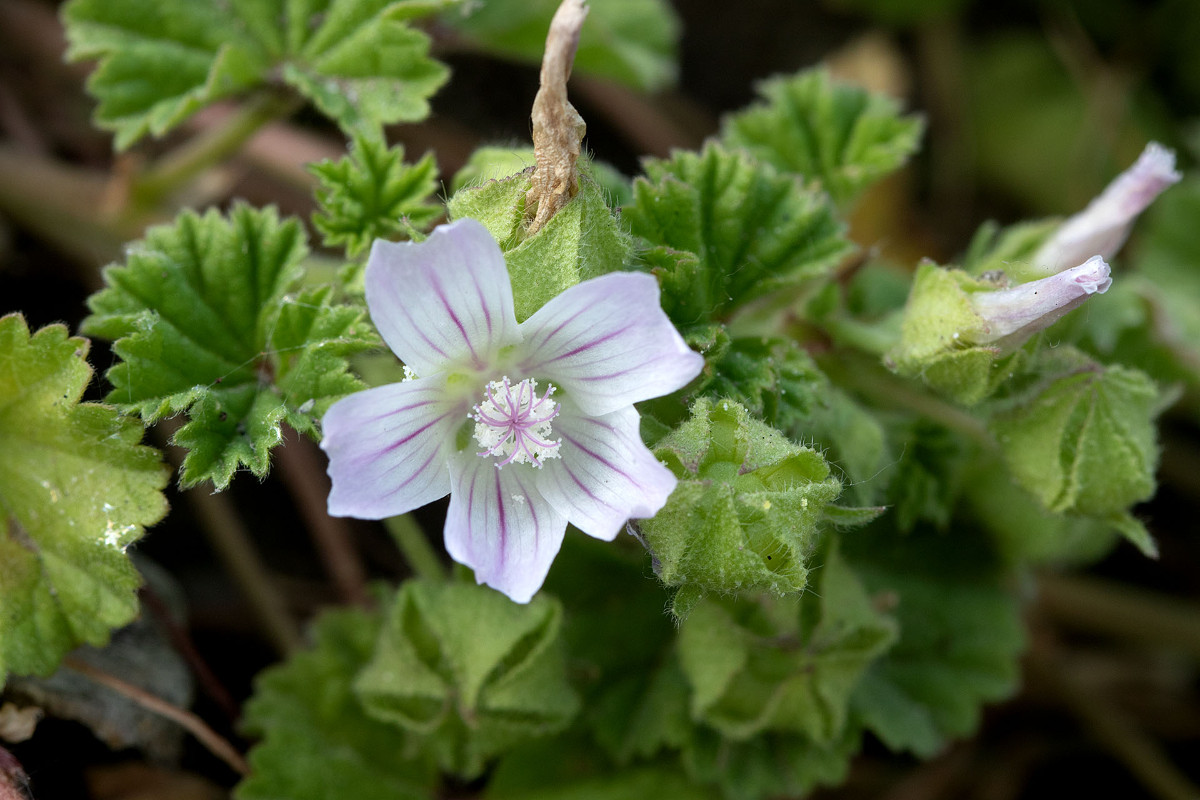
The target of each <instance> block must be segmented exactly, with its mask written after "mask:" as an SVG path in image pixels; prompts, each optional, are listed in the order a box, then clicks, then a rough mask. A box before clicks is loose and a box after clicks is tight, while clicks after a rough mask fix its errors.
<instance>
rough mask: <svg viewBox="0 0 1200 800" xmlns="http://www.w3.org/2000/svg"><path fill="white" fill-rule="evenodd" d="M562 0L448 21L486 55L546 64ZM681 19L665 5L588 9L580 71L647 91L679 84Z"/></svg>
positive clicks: (617, 2)
mask: <svg viewBox="0 0 1200 800" xmlns="http://www.w3.org/2000/svg"><path fill="white" fill-rule="evenodd" d="M558 5H559V1H558V0H520V1H519V2H489V3H473V4H465V5H464V6H463V8H462V10H461V11H459V10H458V9H455V10H453V11H450V12H448V13H446V14H444V15H443V16H442V20H443V21H444V22H446V23H447V24H449V25H450V26H451V27H453V28H455V29H457V30H458V31H459V32H460V33H461V34H462V35H463V36H465V37H466V38H467V39H469V40H471V41H473V42H474V43H475V44H476V46H478V47H480V48H481V49H483V50H486V51H489V52H492V53H496V54H498V55H502V56H507V57H509V58H515V59H519V60H522V61H528V62H530V63H533V64H537V63H540V62H541V60H542V51H543V50H544V49H545V46H546V31H547V30H549V29H550V19H551V17H553V16H554V12H555V10H556V9H557V8H558ZM679 29H680V25H679V19H678V17H677V15H676V13H675V11H674V10H673V9H672V8H671V5H670V3H668V2H665V0H605V2H603V3H593V4H592V5H590V6H589V7H588V15H587V19H586V20H585V21H584V24H583V31H582V33H581V34H580V37H579V49H578V51H577V52H576V54H575V67H574V71H575V72H576V73H578V74H580V75H596V76H598V77H603V78H610V79H612V80H615V81H619V82H620V83H624V84H628V85H630V86H633V87H635V88H638V89H643V90H645V91H653V90H655V89H662V88H664V87H666V86H669V85H670V84H672V83H674V82H675V78H676V74H677V72H678V67H677V66H676V63H675V62H676V59H677V55H676V44H677V42H678V39H679Z"/></svg>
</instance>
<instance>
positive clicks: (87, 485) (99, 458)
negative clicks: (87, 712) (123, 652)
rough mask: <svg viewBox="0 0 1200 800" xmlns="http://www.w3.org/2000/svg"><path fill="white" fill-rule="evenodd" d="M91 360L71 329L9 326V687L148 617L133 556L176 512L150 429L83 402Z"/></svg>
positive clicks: (4, 624) (4, 355)
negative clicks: (146, 436) (170, 508)
mask: <svg viewBox="0 0 1200 800" xmlns="http://www.w3.org/2000/svg"><path fill="white" fill-rule="evenodd" d="M87 351H88V341H87V340H86V339H80V338H72V337H69V336H68V335H67V329H66V328H65V327H64V326H61V325H52V326H49V327H46V328H42V329H41V330H40V331H38V332H37V333H36V334H34V335H33V336H30V333H29V329H28V328H27V327H26V325H25V320H24V319H23V318H22V317H21V316H20V315H17V314H9V315H8V316H5V317H0V514H2V516H0V685H2V682H3V679H4V677H5V675H6V674H7V673H8V672H13V673H18V674H30V673H35V674H39V675H45V674H48V673H50V672H52V671H53V670H54V668H55V667H56V666H57V665H58V662H59V660H60V659H61V658H62V657H63V656H64V655H65V654H66V653H67V652H68V651H69V650H71V649H73V648H74V647H76V646H77V645H79V644H83V643H87V644H92V645H102V644H104V643H105V642H106V641H107V640H108V635H109V631H110V630H111V629H112V628H115V627H119V626H121V625H125V624H126V623H128V622H129V621H130V620H132V619H133V618H134V617H135V616H136V615H137V613H138V602H137V597H136V595H135V590H136V589H137V587H138V585H139V584H140V583H141V581H140V579H139V576H138V572H137V570H136V569H135V568H134V567H133V564H132V563H131V562H130V560H129V557H128V556H127V555H126V550H127V548H128V547H129V546H130V545H131V544H133V543H134V542H136V541H137V540H138V539H139V538H140V537H141V535H142V529H143V527H144V526H146V525H152V524H153V523H155V522H157V521H158V520H159V519H161V518H162V516H163V515H164V514H165V513H166V511H167V503H166V500H165V499H164V498H163V495H162V492H161V489H162V488H163V486H164V485H165V484H166V482H167V480H168V478H169V475H170V472H169V470H167V469H166V467H165V466H164V465H163V464H162V461H161V455H160V454H159V452H158V451H157V450H154V449H152V448H149V447H143V446H142V445H140V444H139V441H140V440H141V438H142V433H143V429H142V426H141V425H139V424H137V423H136V422H135V421H133V420H130V419H127V418H124V417H120V416H118V414H117V412H116V410H115V409H113V408H111V407H108V406H102V405H97V404H95V403H80V402H79V398H80V396H81V395H82V394H83V390H84V387H85V386H86V385H87V383H88V381H89V380H90V379H91V375H92V370H91V367H89V366H88V364H87V360H86V357H87Z"/></svg>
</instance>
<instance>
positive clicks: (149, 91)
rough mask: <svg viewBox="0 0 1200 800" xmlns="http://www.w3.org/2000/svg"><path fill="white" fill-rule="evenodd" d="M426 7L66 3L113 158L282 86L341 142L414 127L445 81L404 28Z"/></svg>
mask: <svg viewBox="0 0 1200 800" xmlns="http://www.w3.org/2000/svg"><path fill="white" fill-rule="evenodd" d="M444 5H445V3H444V2H430V1H428V0H304V2H296V1H295V0H231V2H222V1H221V0H162V2H158V3H155V4H154V5H153V7H147V5H146V4H145V3H143V2H141V1H140V0H71V2H70V3H68V4H67V5H66V6H64V8H63V21H64V24H65V26H66V30H67V37H68V40H69V42H70V47H69V49H68V51H67V57H68V58H70V59H72V60H84V59H89V60H90V59H95V60H98V61H99V62H100V63H99V66H98V67H97V69H96V71H95V72H94V73H93V74H92V77H91V78H90V79H89V81H88V90H89V91H90V92H91V93H92V95H93V96H95V97H96V99H97V100H98V101H99V106H98V108H97V110H96V124H97V125H99V126H100V127H102V128H105V129H107V130H112V131H114V132H115V133H116V135H117V137H116V147H117V149H122V150H123V149H125V148H126V147H128V146H129V145H131V144H133V143H134V142H135V141H137V140H138V139H140V138H142V137H143V136H145V135H147V134H152V135H154V136H161V135H162V134H164V133H166V132H167V131H169V130H171V129H172V128H174V127H175V126H176V125H178V124H179V123H180V122H182V121H183V120H185V119H187V118H188V117H189V116H191V115H192V114H193V113H194V112H196V111H197V110H199V109H200V108H202V107H204V106H206V105H209V104H211V103H213V102H215V101H217V100H220V99H222V98H225V97H229V96H232V95H236V94H240V93H243V92H246V91H248V90H251V89H255V88H259V87H262V86H265V85H269V84H273V83H275V82H276V81H277V80H278V79H279V77H282V78H283V80H284V81H285V82H286V83H288V84H290V85H291V86H292V87H293V88H295V89H296V90H297V91H299V92H300V93H301V94H302V95H304V96H305V97H306V98H308V99H309V100H311V101H313V102H314V103H315V104H316V106H317V107H318V108H319V109H320V110H321V111H322V112H323V113H325V114H326V115H328V116H330V117H332V118H333V119H334V120H336V121H337V122H338V124H339V125H341V126H342V128H343V129H344V130H345V131H347V132H348V133H349V132H360V133H366V134H374V133H376V132H377V131H378V127H379V126H380V125H382V124H384V123H390V122H399V121H412V120H417V119H422V118H424V117H425V116H427V115H428V113H429V105H428V103H427V98H428V97H429V96H430V95H432V94H433V92H435V91H436V90H437V89H438V87H440V86H441V85H442V83H444V82H445V80H446V77H447V75H448V73H447V70H446V68H445V67H444V66H442V65H441V64H439V63H438V62H436V61H434V60H433V59H431V58H429V56H428V52H429V37H428V36H426V35H425V34H424V33H422V32H420V31H418V30H415V29H413V28H411V27H409V26H408V25H407V24H406V20H408V19H410V18H412V17H414V16H421V15H428V14H430V13H433V12H434V11H436V10H438V9H439V8H440V7H442V6H444Z"/></svg>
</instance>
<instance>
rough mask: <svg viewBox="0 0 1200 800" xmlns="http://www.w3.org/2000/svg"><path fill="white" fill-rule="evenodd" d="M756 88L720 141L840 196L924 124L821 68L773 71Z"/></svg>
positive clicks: (900, 155) (904, 156)
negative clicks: (755, 98) (755, 99)
mask: <svg viewBox="0 0 1200 800" xmlns="http://www.w3.org/2000/svg"><path fill="white" fill-rule="evenodd" d="M758 92H759V94H760V95H761V96H762V98H763V100H764V102H762V103H759V104H758V105H755V106H751V107H750V108H749V109H747V110H745V111H742V112H741V113H738V114H734V115H733V116H731V117H728V118H727V119H726V120H725V125H724V127H723V129H722V137H723V140H724V142H725V143H726V144H728V145H730V146H731V147H742V148H745V149H746V150H748V151H749V152H750V153H752V154H753V155H754V156H755V157H756V158H758V159H760V160H761V161H765V162H766V163H768V164H771V165H772V166H774V167H776V168H777V169H779V170H782V171H784V172H791V173H795V174H798V175H802V176H803V177H804V178H805V179H806V180H807V181H809V182H812V183H814V184H816V185H818V186H820V187H821V188H823V189H825V190H826V191H827V192H829V194H830V195H831V196H832V197H833V198H834V200H836V201H837V202H838V203H839V204H845V203H846V202H847V201H849V200H851V199H853V198H854V197H855V196H856V195H857V194H858V193H859V192H861V191H862V190H863V189H864V188H866V187H867V186H869V185H870V184H871V183H874V182H875V181H877V180H879V179H880V178H882V177H883V176H884V175H886V174H888V173H889V172H891V171H893V170H895V169H897V168H899V167H900V166H901V165H902V164H904V162H905V161H907V160H908V157H909V156H911V155H912V154H913V152H914V151H915V150H916V149H917V144H918V143H919V141H920V138H921V133H922V131H923V129H924V123H923V122H922V120H921V118H920V117H916V116H909V117H904V116H901V114H900V110H899V108H898V107H897V106H896V103H895V102H894V101H892V100H891V99H889V98H887V97H884V96H882V95H873V94H870V93H869V92H867V91H866V90H864V89H860V88H858V87H855V86H847V85H842V84H838V83H836V82H834V81H833V80H832V79H831V78H830V76H829V73H828V72H827V71H825V70H824V69H812V70H805V71H803V72H800V73H798V74H796V75H792V76H785V77H778V78H774V79H772V80H769V81H766V82H764V83H763V84H762V85H761V86H759V88H758Z"/></svg>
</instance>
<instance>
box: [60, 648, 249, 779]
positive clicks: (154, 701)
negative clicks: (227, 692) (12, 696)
mask: <svg viewBox="0 0 1200 800" xmlns="http://www.w3.org/2000/svg"><path fill="white" fill-rule="evenodd" d="M63 666H65V667H66V668H67V669H70V670H73V671H74V672H78V673H79V674H80V675H84V676H86V677H87V678H88V679H90V680H92V681H94V682H95V683H98V684H100V685H101V686H107V687H108V688H109V689H112V690H113V691H115V692H117V693H118V694H121V695H123V696H125V697H127V698H129V699H130V700H132V701H133V702H135V703H137V704H138V705H139V706H141V707H142V708H144V709H146V710H148V711H151V712H153V713H155V714H158V715H159V716H161V717H165V718H167V719H169V720H171V721H172V722H175V723H177V724H178V725H179V726H180V727H182V728H183V729H184V730H186V731H187V732H188V733H190V734H192V736H194V737H196V741H198V742H200V744H202V745H204V746H205V747H206V748H208V751H209V752H210V753H212V754H213V755H215V756H216V757H217V758H219V759H221V760H222V761H224V762H225V763H226V764H228V765H229V768H230V769H232V770H233V771H234V772H236V773H237V774H239V775H249V774H250V766H249V765H248V764H247V763H246V760H245V759H244V758H242V754H241V753H239V752H238V750H237V748H235V747H234V746H233V745H232V744H230V743H229V741H228V740H227V739H225V738H224V737H222V736H221V735H220V734H218V733H217V732H216V731H214V730H213V729H212V728H210V727H209V726H208V725H207V724H206V723H205V722H204V720H202V719H200V718H199V717H198V716H196V715H195V714H193V713H192V712H190V711H187V710H185V709H182V708H179V707H178V706H175V705H172V704H171V703H168V702H167V701H166V700H163V699H162V698H161V697H158V696H157V695H154V694H151V693H150V692H147V691H146V690H145V689H142V688H141V687H140V686H134V685H133V684H132V683H127V682H126V681H123V680H121V679H120V678H118V677H117V676H115V675H110V674H108V673H107V672H105V671H104V670H102V669H98V668H97V667H94V666H92V665H91V664H89V663H87V662H86V661H83V660H82V659H80V658H78V657H77V656H67V657H66V658H65V659H64V660H63Z"/></svg>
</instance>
